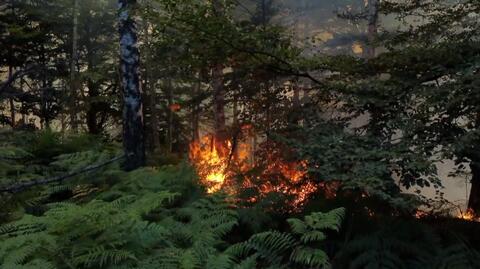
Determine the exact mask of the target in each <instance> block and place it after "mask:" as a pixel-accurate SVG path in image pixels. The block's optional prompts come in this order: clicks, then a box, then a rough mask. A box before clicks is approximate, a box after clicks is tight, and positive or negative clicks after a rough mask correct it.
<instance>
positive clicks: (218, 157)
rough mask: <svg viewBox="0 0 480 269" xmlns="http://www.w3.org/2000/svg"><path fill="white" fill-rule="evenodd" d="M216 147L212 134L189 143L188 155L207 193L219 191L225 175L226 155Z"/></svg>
mask: <svg viewBox="0 0 480 269" xmlns="http://www.w3.org/2000/svg"><path fill="white" fill-rule="evenodd" d="M223 152H225V151H224V150H222V151H219V150H218V149H217V143H216V141H215V139H214V138H213V136H204V137H202V138H201V140H200V141H195V142H192V143H191V144H190V152H189V157H190V161H191V162H192V164H193V165H194V166H195V169H196V170H197V173H198V176H199V177H200V180H201V182H202V183H203V184H205V186H206V187H207V191H208V193H213V192H216V191H219V190H220V189H221V188H222V186H223V184H224V183H225V180H226V177H227V166H228V157H226V156H224V155H225V154H224V153H223Z"/></svg>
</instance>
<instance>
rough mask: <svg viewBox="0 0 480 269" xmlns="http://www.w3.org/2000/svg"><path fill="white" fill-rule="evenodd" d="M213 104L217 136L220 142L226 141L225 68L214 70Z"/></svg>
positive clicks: (215, 68) (219, 66) (217, 67)
mask: <svg viewBox="0 0 480 269" xmlns="http://www.w3.org/2000/svg"><path fill="white" fill-rule="evenodd" d="M212 75H213V83H212V84H213V85H212V86H213V104H214V107H213V109H214V120H215V136H216V138H217V139H218V140H219V142H223V141H224V140H225V139H226V127H225V86H224V84H223V66H222V65H221V64H218V65H216V66H215V67H214V68H213V74H212Z"/></svg>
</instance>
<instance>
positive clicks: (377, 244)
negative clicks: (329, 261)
mask: <svg viewBox="0 0 480 269" xmlns="http://www.w3.org/2000/svg"><path fill="white" fill-rule="evenodd" d="M448 233H450V235H449V234H447V235H445V234H443V235H442V231H441V230H440V231H439V230H435V229H432V228H431V227H428V226H425V225H422V224H419V223H414V222H405V221H396V222H393V223H384V224H383V227H379V229H377V230H376V231H374V232H372V233H369V234H364V235H360V234H359V235H357V236H356V237H355V238H354V239H353V240H352V241H350V242H348V243H347V244H346V246H345V247H344V248H343V249H342V250H341V251H340V253H339V255H338V257H337V258H336V262H337V264H336V266H337V267H338V268H349V269H364V268H365V269H366V268H386V269H387V268H388V269H390V268H391V269H397V268H405V269H421V268H428V269H430V268H431V269H434V268H435V269H437V268H442V269H457V268H458V269H473V268H478V266H479V263H478V262H479V258H480V256H479V253H478V251H477V250H475V249H474V248H472V247H471V246H468V244H467V243H466V242H465V241H464V240H461V239H459V238H458V236H452V233H451V232H450V231H449V232H448Z"/></svg>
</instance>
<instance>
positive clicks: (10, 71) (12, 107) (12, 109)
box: [8, 66, 15, 128]
mask: <svg viewBox="0 0 480 269" xmlns="http://www.w3.org/2000/svg"><path fill="white" fill-rule="evenodd" d="M12 76H13V68H12V67H11V66H9V67H8V79H9V80H11V79H12ZM9 101H10V119H11V122H10V125H11V126H12V128H15V102H14V99H13V97H10V100H9Z"/></svg>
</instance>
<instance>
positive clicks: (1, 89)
mask: <svg viewBox="0 0 480 269" xmlns="http://www.w3.org/2000/svg"><path fill="white" fill-rule="evenodd" d="M35 67H36V66H35V65H29V66H27V67H25V68H24V69H22V70H18V71H16V72H15V73H13V74H12V75H11V76H9V78H8V79H7V80H6V81H5V82H2V84H0V95H1V94H2V93H3V92H4V91H5V90H6V89H7V88H8V87H9V86H10V85H11V84H12V83H13V82H14V81H15V80H16V79H17V78H20V77H23V76H25V75H26V74H28V73H30V72H32V71H33V69H35Z"/></svg>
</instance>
